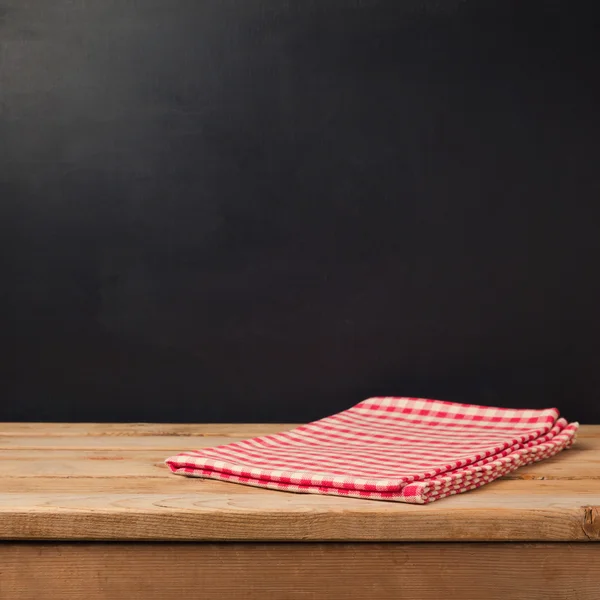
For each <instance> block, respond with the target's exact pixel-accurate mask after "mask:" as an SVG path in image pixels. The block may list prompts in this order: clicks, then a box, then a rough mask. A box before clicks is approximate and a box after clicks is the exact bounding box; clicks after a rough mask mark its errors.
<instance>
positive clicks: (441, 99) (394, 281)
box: [0, 0, 600, 422]
mask: <svg viewBox="0 0 600 600" xmlns="http://www.w3.org/2000/svg"><path fill="white" fill-rule="evenodd" d="M598 12H599V11H598V9H594V3H592V2H587V3H585V4H582V3H578V2H576V1H568V0H565V1H562V0H546V1H544V2H538V1H534V0H532V1H527V2H523V1H511V0H503V1H498V2H490V1H487V0H462V1H459V0H438V1H434V0H389V1H388V0H362V1H357V0H345V1H342V0H320V1H316V0H298V1H294V0H168V1H167V0H138V1H134V0H86V1H78V2H74V1H72V0H53V1H52V2H50V1H48V0H27V1H24V0H0V272H1V280H0V281H1V283H0V350H1V355H2V356H1V357H0V420H74V421H81V420H83V421H86V420H98V421H111V420H113V421H122V420H133V421H303V420H309V419H314V418H317V417H320V416H324V415H325V414H329V413H331V412H334V411H337V410H339V409H342V408H345V407H347V406H350V405H352V404H354V403H356V402H358V401H360V400H362V399H363V398H365V397H367V396H370V395H376V394H387V395H413V396H425V397H435V398H444V399H448V400H456V401H465V402H477V403H482V404H499V405H503V406H515V407H524V406H527V407H548V406H558V407H559V408H560V409H561V410H562V411H563V412H564V413H565V414H566V415H567V416H568V417H569V418H572V419H579V420H581V421H585V422H593V421H597V422H600V402H598V399H599V395H600V349H599V348H598V341H597V340H598V337H599V333H600V303H599V302H598V300H599V298H600V296H599V285H600V283H599V282H600V269H599V263H600V235H599V232H598V229H599V223H600V173H599V165H600V147H599V134H600V111H599V106H600V84H599V81H598V80H599V72H600V68H599V62H598V60H599V58H600V52H599V50H600V36H599V33H600V30H599V27H598V24H599V22H600V21H599V19H598V18H597V14H596V13H598Z"/></svg>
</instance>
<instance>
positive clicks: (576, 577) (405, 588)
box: [0, 543, 600, 600]
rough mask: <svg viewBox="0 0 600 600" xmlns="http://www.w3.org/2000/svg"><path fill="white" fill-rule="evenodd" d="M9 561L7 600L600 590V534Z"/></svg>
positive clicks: (299, 599)
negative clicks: (582, 538) (574, 539)
mask: <svg viewBox="0 0 600 600" xmlns="http://www.w3.org/2000/svg"><path fill="white" fill-rule="evenodd" d="M0 564H1V565H2V569H1V571H0V597H1V598H3V599H4V598H6V599H7V600H8V599H10V600H39V599H42V600H73V599H76V598H77V599H80V598H85V599H86V600H130V599H131V598H144V600H180V599H181V598H186V599H189V600H222V599H223V598H246V599H248V600H267V599H271V598H272V599H281V598H285V599H286V600H321V599H322V598H325V597H326V598H332V599H338V598H339V599H344V600H352V599H360V600H363V599H364V598H372V599H374V600H409V599H410V600H413V599H414V598H419V599H420V600H440V598H460V599H461V600H482V598H487V599H488V600H507V599H510V600H566V599H571V598H572V599H575V598H577V599H578V600H597V598H598V590H600V569H598V568H595V567H594V566H595V565H598V564H600V544H578V545H573V544H543V545H539V544H362V545H360V546H356V545H354V546H353V545H350V544H312V543H308V544H161V545H156V544H46V545H44V544H0ZM32 573H35V577H32Z"/></svg>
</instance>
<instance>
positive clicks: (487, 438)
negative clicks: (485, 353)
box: [166, 398, 579, 504]
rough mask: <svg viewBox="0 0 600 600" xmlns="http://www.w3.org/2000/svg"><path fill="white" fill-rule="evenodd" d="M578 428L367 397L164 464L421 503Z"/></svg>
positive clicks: (256, 482)
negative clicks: (329, 412) (326, 413)
mask: <svg viewBox="0 0 600 600" xmlns="http://www.w3.org/2000/svg"><path fill="white" fill-rule="evenodd" d="M578 426H579V425H578V423H570V424H568V423H567V421H566V420H565V419H563V418H560V417H559V412H558V410H557V409H555V408H549V409H546V410H513V409H504V408H492V407H485V406H475V405H468V404H458V403H452V402H443V401H439V400H424V399H419V398H370V399H368V400H365V401H363V402H360V403H359V404H357V405H356V406H353V407H352V408H350V409H348V410H345V411H343V412H340V413H338V414H335V415H332V416H329V417H326V418H324V419H320V420H318V421H314V422H312V423H309V424H308V425H302V426H301V427H297V428H295V429H293V430H291V431H284V432H281V433H277V434H275V435H264V436H260V437H255V438H252V439H248V440H244V441H241V442H235V443H231V444H226V445H222V446H216V447H214V448H203V449H202V450H195V451H190V452H182V453H181V454H178V455H176V456H172V457H170V458H168V459H167V460H166V464H167V465H168V466H169V468H170V469H171V471H172V472H173V473H177V474H179V475H187V476H193V477H205V478H210V479H220V480H224V481H231V482H235V483H242V484H246V485H252V486H258V487H265V488H272V489H276V490H283V491H288V492H298V493H310V494H334V495H338V496H351V497H356V498H369V499H375V500H394V501H398V502H409V503H413V504H426V503H428V502H432V501H434V500H438V499H440V498H444V497H445V496H450V495H452V494H458V493H461V492H466V491H468V490H473V489H475V488H478V487H480V486H482V485H484V484H486V483H489V482H490V481H493V480H494V479H497V478H498V477H501V476H502V475H505V474H507V473H510V472H511V471H514V470H515V469H517V468H519V467H521V466H523V465H527V464H530V463H533V462H536V461H539V460H543V459H545V458H549V457H550V456H553V455H554V454H556V453H557V452H560V451H561V450H563V449H565V448H568V447H569V446H570V445H571V444H572V443H573V441H574V439H575V434H576V431H577V428H578Z"/></svg>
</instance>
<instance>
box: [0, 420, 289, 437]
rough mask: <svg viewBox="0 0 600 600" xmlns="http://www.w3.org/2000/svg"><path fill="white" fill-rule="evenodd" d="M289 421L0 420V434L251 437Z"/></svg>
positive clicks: (284, 426)
mask: <svg viewBox="0 0 600 600" xmlns="http://www.w3.org/2000/svg"><path fill="white" fill-rule="evenodd" d="M297 426H298V425H297V424H296V425H294V424H289V423H248V424H235V423H233V424H232V423H216V424H211V423H173V424H171V423H0V436H34V437H41V436H47V437H66V436H76V437H81V436H85V435H107V436H136V437H138V436H145V435H154V436H156V435H169V436H179V437H184V436H224V437H253V436H257V435H268V434H271V433H277V432H278V431H286V430H289V429H293V428H294V427H297Z"/></svg>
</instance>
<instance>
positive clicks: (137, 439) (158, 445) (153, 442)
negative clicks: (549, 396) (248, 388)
mask: <svg viewBox="0 0 600 600" xmlns="http://www.w3.org/2000/svg"><path fill="white" fill-rule="evenodd" d="M242 439H245V438H242V437H227V436H174V435H162V436H161V435H144V436H111V435H87V436H65V437H57V436H48V437H39V436H2V435H0V452H1V453H4V451H5V450H11V451H14V450H43V451H44V452H47V451H48V450H100V451H104V450H110V451H121V450H153V451H160V452H163V453H164V454H165V457H166V456H168V455H169V454H170V453H172V454H175V453H177V452H183V451H185V450H194V449H197V448H206V447H211V446H219V445H221V444H231V443H232V442H238V441H240V440H242ZM599 445H600V442H599Z"/></svg>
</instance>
